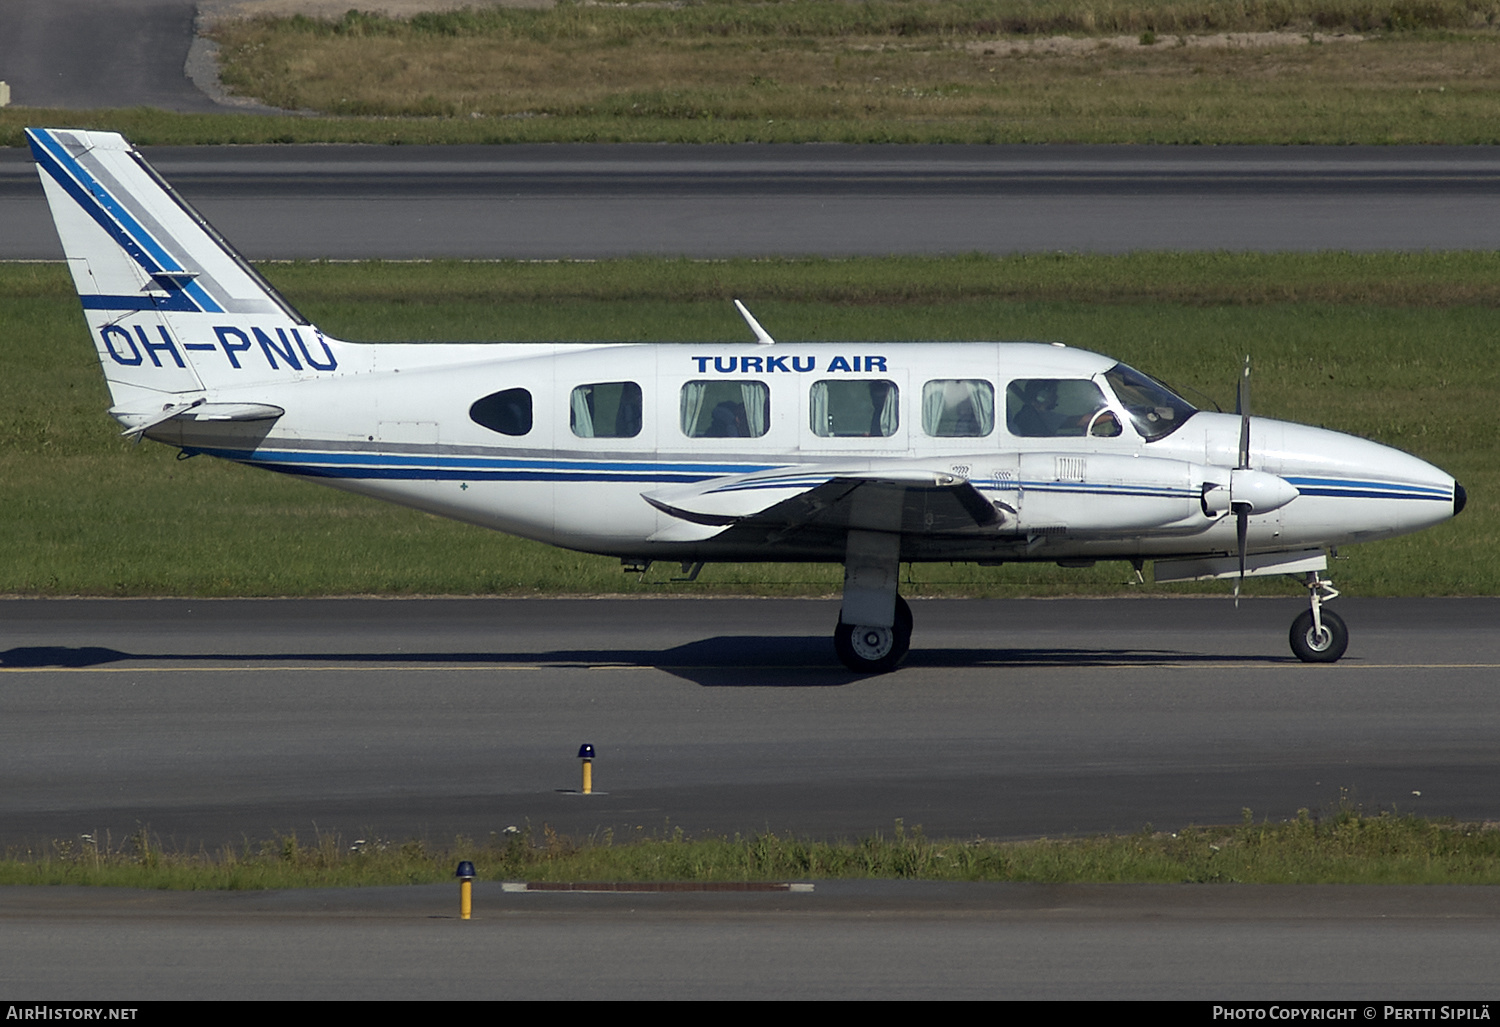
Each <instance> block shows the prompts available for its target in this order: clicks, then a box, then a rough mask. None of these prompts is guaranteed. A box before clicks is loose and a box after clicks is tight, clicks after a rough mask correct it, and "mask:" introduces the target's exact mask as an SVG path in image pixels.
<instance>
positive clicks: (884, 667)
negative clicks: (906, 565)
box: [833, 596, 911, 674]
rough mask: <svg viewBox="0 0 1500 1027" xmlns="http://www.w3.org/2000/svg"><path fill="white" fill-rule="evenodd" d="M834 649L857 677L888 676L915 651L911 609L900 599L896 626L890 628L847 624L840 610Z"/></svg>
mask: <svg viewBox="0 0 1500 1027" xmlns="http://www.w3.org/2000/svg"><path fill="white" fill-rule="evenodd" d="M833 648H834V651H835V652H837V653H838V654H839V662H840V663H842V664H843V665H844V666H846V667H848V668H849V669H850V670H852V671H854V672H855V673H856V674H884V673H885V672H886V671H890V670H895V669H896V665H897V664H899V663H900V662H901V661H902V659H904V658H905V656H906V653H907V650H909V649H910V648H911V607H910V606H907V605H906V600H905V599H902V598H901V597H900V596H897V597H896V615H895V623H893V624H892V625H891V626H890V627H888V628H879V627H874V626H871V625H868V624H845V623H844V611H842V610H840V611H839V623H838V627H836V628H834V629H833Z"/></svg>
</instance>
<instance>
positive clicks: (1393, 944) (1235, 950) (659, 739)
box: [0, 597, 1500, 1002]
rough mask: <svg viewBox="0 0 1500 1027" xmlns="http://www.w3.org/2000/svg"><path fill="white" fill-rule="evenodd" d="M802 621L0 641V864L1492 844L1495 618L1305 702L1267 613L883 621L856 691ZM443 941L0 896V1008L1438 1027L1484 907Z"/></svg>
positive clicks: (1458, 607)
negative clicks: (310, 1002) (548, 1001)
mask: <svg viewBox="0 0 1500 1027" xmlns="http://www.w3.org/2000/svg"><path fill="white" fill-rule="evenodd" d="M835 605H836V604H834V603H830V602H824V601H811V600H727V599H713V600H639V599H636V600H587V599H583V600H536V599H515V600H494V599H476V600H358V599H346V600H310V601H303V600H258V601H257V600H220V601H185V600H123V601H111V600H11V601H7V602H4V603H0V623H3V624H4V631H5V633H6V640H7V643H8V644H7V645H6V647H5V648H4V649H3V650H0V831H3V838H0V842H3V844H5V845H7V846H10V845H17V844H21V843H25V842H33V843H35V842H38V841H46V840H50V839H54V838H57V839H65V838H66V839H76V838H77V836H78V835H81V834H84V833H89V834H98V835H105V834H106V833H107V834H108V836H109V837H111V838H112V839H115V840H119V839H121V838H122V837H124V836H126V835H128V834H129V833H130V832H132V831H134V830H137V829H139V828H140V827H142V826H149V827H150V829H151V830H152V831H153V833H155V834H157V835H159V836H160V837H161V838H162V839H163V840H164V841H166V842H167V843H168V844H173V845H177V846H180V847H186V848H192V847H196V846H197V845H199V844H205V845H209V846H213V845H217V844H219V843H221V842H226V841H227V842H231V843H243V841H244V840H245V839H247V838H249V839H260V838H264V837H267V836H269V835H270V834H272V833H274V832H286V831H296V832H298V833H300V834H302V835H303V836H304V837H307V836H311V835H312V834H313V832H314V831H319V832H324V833H335V834H337V835H338V836H339V837H341V838H342V839H345V840H347V841H350V842H352V841H353V840H355V839H357V838H365V839H366V840H367V841H370V840H381V839H384V840H393V841H400V840H404V839H406V838H407V837H409V836H412V835H417V836H423V837H427V838H431V839H434V840H438V841H441V840H444V839H446V838H449V837H451V836H452V835H454V834H457V833H464V834H468V835H471V836H476V837H485V836H486V835H487V834H488V832H490V831H503V830H504V829H505V828H506V827H508V826H511V825H518V826H526V825H528V824H529V825H530V826H531V827H532V828H538V827H540V826H541V825H543V824H546V825H550V826H553V827H555V828H557V829H558V830H561V831H563V832H566V833H573V834H577V835H593V834H596V833H597V832H601V831H603V830H604V829H605V828H613V829H614V831H615V837H616V838H627V837H630V836H632V835H633V834H637V833H655V834H664V833H667V832H669V831H671V830H672V829H673V828H675V827H682V828H683V829H685V830H687V831H690V832H697V831H717V832H730V833H732V832H736V831H737V832H741V833H754V832H758V831H764V830H774V831H795V832H798V833H803V834H811V835H820V836H834V837H839V836H843V837H855V836H858V835H861V834H865V833H869V832H873V831H883V832H887V833H888V832H889V831H890V830H891V829H892V828H893V825H894V822H895V820H896V818H901V819H902V820H903V821H904V823H905V824H906V825H907V826H908V827H911V826H915V825H918V824H920V825H922V826H923V827H924V829H925V830H926V831H927V833H928V834H929V835H931V836H941V835H957V836H961V837H968V836H973V835H985V836H989V837H1000V838H1004V837H1016V836H1030V835H1037V834H1044V833H1045V834H1054V835H1055V834H1060V833H1076V832H1084V833H1088V832H1095V831H1112V830H1124V831H1132V830H1138V829H1141V828H1142V827H1144V826H1145V825H1146V824H1148V823H1149V824H1151V825H1152V826H1153V827H1155V828H1156V829H1169V828H1172V827H1175V826H1179V825H1184V824H1187V823H1190V822H1195V823H1206V822H1225V821H1229V822H1234V821H1238V820H1239V819H1240V811H1241V809H1242V808H1244V807H1249V808H1251V809H1252V810H1253V811H1254V812H1255V815H1256V816H1257V817H1271V818H1281V817H1289V816H1293V815H1295V813H1296V810H1297V809H1298V808H1301V807H1307V808H1310V809H1311V810H1312V811H1313V812H1314V814H1315V815H1322V814H1325V813H1327V812H1329V811H1331V810H1332V809H1333V808H1335V807H1336V805H1337V804H1338V803H1339V802H1341V801H1343V802H1350V803H1355V804H1358V805H1361V806H1362V807H1363V808H1365V809H1366V810H1371V811H1373V810H1376V809H1396V810H1399V811H1410V812H1413V813H1419V814H1431V815H1453V816H1458V817H1463V818H1474V819H1490V820H1493V819H1496V802H1497V800H1496V795H1497V794H1500V793H1497V789H1496V787H1495V784H1496V780H1497V764H1500V754H1497V751H1496V748H1495V745H1494V737H1495V729H1496V725H1497V723H1500V689H1496V688H1495V687H1494V681H1495V679H1496V671H1497V669H1500V637H1497V634H1496V632H1495V631H1494V624H1495V623H1496V618H1497V615H1500V600H1494V599H1462V600H1459V599H1453V600H1443V599H1435V600H1411V599H1393V600H1384V599H1359V598H1348V597H1346V598H1343V599H1340V600H1339V601H1338V606H1339V607H1340V608H1341V610H1342V613H1343V615H1344V617H1345V619H1346V620H1347V621H1348V622H1349V624H1350V627H1351V632H1352V641H1351V644H1350V650H1349V655H1348V656H1346V657H1345V659H1344V660H1343V661H1342V662H1340V663H1339V664H1337V665H1334V666H1320V667H1312V666H1304V665H1302V664H1299V663H1297V662H1296V661H1295V660H1293V659H1292V658H1291V656H1290V655H1289V653H1288V652H1287V651H1286V642H1285V633H1286V627H1287V623H1288V622H1289V621H1290V619H1291V617H1292V616H1293V615H1294V614H1295V613H1296V612H1297V611H1298V609H1300V605H1301V604H1300V603H1298V602H1296V601H1294V600H1290V599H1286V600H1271V599H1257V600H1247V601H1245V602H1244V603H1242V605H1241V608H1240V609H1239V610H1238V611H1236V610H1235V609H1234V607H1233V605H1232V603H1230V602H1229V601H1227V600H1226V599H1221V598H1193V599H1159V600H1153V599H1126V600H1017V601H931V600H929V601H916V602H914V603H913V607H914V611H915V614H916V621H917V630H916V635H915V637H914V645H913V650H912V654H911V658H910V660H909V661H908V663H907V665H906V666H904V667H903V668H902V669H900V670H899V671H897V672H896V673H894V674H890V675H886V676H883V677H878V678H855V677H852V676H851V675H849V674H847V673H846V672H844V671H843V670H842V669H841V668H839V667H838V665H837V663H836V662H835V660H834V658H833V654H832V651H831V646H830V644H829V643H828V641H827V639H826V637H825V634H824V632H825V630H826V629H827V627H828V625H829V624H830V623H831V622H832V619H833V616H834V612H835ZM585 741H586V742H591V743H592V744H594V745H595V746H596V748H597V751H598V756H597V759H596V762H595V786H596V788H597V789H598V793H596V794H595V795H592V796H583V795H579V794H577V792H576V789H577V787H578V778H579V768H578V763H577V760H576V758H575V754H576V752H577V747H578V745H579V744H580V743H582V742H585ZM455 905H456V889H455V888H454V887H453V886H442V887H433V888H426V887H423V888H396V889H384V888H382V889H354V890H349V891H333V892H328V891H310V892H284V893H260V894H162V893H141V892H132V891H116V890H113V889H104V890H97V889H69V888H47V889H28V888H7V889H0V925H3V927H0V991H4V992H5V993H7V994H8V995H11V996H16V997H18V998H20V997H24V998H25V999H26V1000H28V1001H30V1000H41V999H47V998H53V999H70V1000H82V999H108V1000H111V1001H129V1000H136V999H140V1000H144V999H160V998H232V999H254V998H351V997H354V998H365V999H370V998H437V997H472V998H661V997H675V998H703V997H720V998H773V997H775V998H789V997H797V998H848V997H863V998H872V997H904V998H921V997H929V998H931V997H945V998H958V997H986V998H1075V999H1076V998H1090V999H1104V998H1182V999H1199V1000H1209V999H1212V1000H1214V1001H1225V1000H1249V999H1266V998H1277V999H1283V1000H1315V999H1323V1000H1326V999H1353V1000H1361V1001H1367V1000H1370V999H1378V1000H1379V1001H1381V1002H1384V1001H1390V1000H1408V1001H1415V1000H1424V999H1426V1000H1443V1001H1449V1002H1452V1001H1457V1000H1472V999H1484V998H1491V997H1493V995H1494V990H1495V986H1494V976H1493V975H1494V966H1495V965H1496V964H1497V960H1500V930H1497V929H1496V928H1497V926H1500V898H1497V897H1496V893H1495V891H1494V889H1489V888H1430V887H1429V888H1337V887H1333V888H1315V887H1296V888H1274V887H1222V888H1221V887H1214V886H1202V885H1193V886H1172V887H1156V886H1150V887H1146V886H1114V887H1110V886H1073V885H1068V886H1034V885H959V886H953V885H935V884H924V883H920V882H913V883H906V884H901V883H893V882H820V883H817V884H816V886H815V888H814V890H813V892H812V893H810V894H808V893H800V894H785V893H783V894H780V895H776V894H770V895H765V894H739V895H725V894H687V895H655V896H641V895H573V894H569V895H556V894H552V895H535V894H516V893H511V892H505V891H503V890H501V889H500V888H499V886H498V885H496V884H494V883H484V882H481V884H480V885H479V886H478V888H477V889H476V910H477V912H476V920H475V921H473V922H472V923H469V924H464V923H461V922H460V921H458V920H456V919H455V917H454V913H455V909H454V907H455ZM456 952H462V953H464V958H463V959H461V960H459V962H458V964H455V962H454V954H455V953H456ZM204 953H220V954H223V958H218V957H215V958H209V959H205V958H203V954H204ZM465 967H470V968H473V969H472V970H470V971H469V972H465V970H464V968H465ZM495 968H503V970H502V971H497V970H496V969H495Z"/></svg>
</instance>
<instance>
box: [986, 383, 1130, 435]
mask: <svg viewBox="0 0 1500 1027" xmlns="http://www.w3.org/2000/svg"><path fill="white" fill-rule="evenodd" d="M1005 424H1006V427H1008V428H1009V429H1010V433H1011V434H1012V435H1019V436H1021V437H1022V438H1031V439H1037V438H1081V437H1083V436H1085V435H1091V436H1093V437H1095V438H1112V437H1113V436H1116V435H1119V434H1120V431H1121V428H1120V420H1119V418H1118V417H1116V416H1115V414H1114V412H1113V411H1112V410H1110V409H1109V406H1108V405H1107V404H1106V403H1105V400H1104V393H1103V392H1101V391H1099V386H1097V385H1095V384H1094V383H1093V382H1092V381H1089V380H1088V379H1087V378H1018V379H1017V380H1015V381H1013V382H1011V383H1010V385H1009V386H1008V387H1007V388H1006V390H1005Z"/></svg>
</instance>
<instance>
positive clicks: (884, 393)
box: [865, 379, 896, 439]
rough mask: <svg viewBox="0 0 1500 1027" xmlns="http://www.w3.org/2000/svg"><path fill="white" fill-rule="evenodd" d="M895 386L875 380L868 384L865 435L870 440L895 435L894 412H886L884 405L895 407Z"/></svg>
mask: <svg viewBox="0 0 1500 1027" xmlns="http://www.w3.org/2000/svg"><path fill="white" fill-rule="evenodd" d="M895 399H896V386H895V384H894V383H892V382H888V381H883V380H881V379H876V380H875V381H872V382H871V383H870V430H869V431H867V432H865V435H866V436H868V437H869V438H872V439H878V438H883V437H884V436H886V435H893V434H895V430H896V423H895V422H896V416H895V413H896V412H895V410H894V409H891V410H887V409H886V404H887V403H889V404H890V405H891V407H892V408H894V407H895Z"/></svg>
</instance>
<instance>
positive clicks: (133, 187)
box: [26, 129, 343, 424]
mask: <svg viewBox="0 0 1500 1027" xmlns="http://www.w3.org/2000/svg"><path fill="white" fill-rule="evenodd" d="M26 135H27V138H28V139H29V141H30V143H31V152H32V154H33V155H34V156H35V158H36V162H37V170H38V172H39V174H40V175H41V179H42V186H43V188H44V189H45V190H46V193H47V203H48V205H49V206H50V207H51V209H52V220H53V222H54V223H55V224H56V226H57V234H58V236H59V237H60V238H61V239H62V245H63V251H64V252H65V253H66V254H67V258H68V267H69V269H70V270H71V271H72V273H73V282H74V284H75V285H76V286H77V289H78V296H79V299H81V300H82V301H83V309H84V314H85V316H86V318H87V319H88V323H89V330H90V332H91V334H92V335H93V337H94V344H95V346H96V348H97V349H98V352H99V362H100V364H101V365H102V366H103V368H104V377H105V379H106V380H107V381H108V382H109V389H110V394H111V396H112V397H113V399H114V404H115V405H114V409H113V410H112V411H111V413H113V414H115V416H116V417H117V418H119V419H120V420H121V421H124V422H125V423H127V424H139V423H141V421H142V419H143V418H144V417H146V416H147V415H150V416H152V417H158V416H159V415H160V412H161V411H163V410H167V409H171V408H174V407H178V408H180V407H183V406H186V405H188V404H195V403H196V404H201V403H203V402H204V400H205V395H207V394H211V393H214V392H217V391H218V390H220V389H225V388H233V387H237V386H243V385H253V384H257V383H260V382H269V381H288V380H294V379H299V378H306V377H311V376H317V375H320V374H326V373H329V372H332V371H334V370H336V369H337V368H338V366H339V361H338V359H337V356H336V353H337V351H338V350H340V349H342V348H343V347H341V346H340V345H339V344H337V343H334V344H333V345H332V346H330V344H329V342H328V341H327V340H325V339H324V338H323V336H322V334H321V333H320V332H319V331H318V330H317V329H316V328H314V327H313V326H312V325H311V324H309V323H308V322H307V320H306V319H305V318H303V317H302V315H301V314H299V313H297V311H296V310H294V309H293V308H292V306H291V305H290V304H289V303H287V302H286V300H285V299H283V298H282V297H281V295H280V294H278V293H277V292H276V290H275V289H273V288H272V287H271V285H270V283H268V282H267V281H266V280H265V279H264V278H262V277H261V276H260V274H259V272H257V271H256V270H255V269H254V268H253V267H251V266H250V264H249V263H248V262H246V260H245V258H244V257H242V256H240V255H239V254H238V253H237V252H235V250H234V248H233V247H231V246H230V245H229V244H228V243H227V242H225V240H224V238H223V237H222V236H220V235H219V233H218V232H217V231H215V230H214V228H213V227H212V226H211V225H209V223H208V222H207V221H205V220H204V219H203V216H202V215H200V214H199V213H198V212H197V211H196V210H194V209H193V208H192V207H191V206H189V204H188V203H187V201H185V200H184V199H183V198H182V197H180V196H178V195H177V193H176V192H175V191H173V189H172V187H171V186H169V185H167V183H166V182H165V181H163V180H162V178H161V176H159V175H158V174H157V173H156V171H155V170H154V169H152V167H151V166H150V165H149V164H147V163H146V161H145V159H144V158H143V157H142V156H141V155H140V153H138V152H137V151H136V150H135V148H134V147H132V146H131V145H130V144H129V143H128V142H126V141H125V139H124V138H123V137H122V136H120V135H118V134H116V133H114V132H82V131H74V130H71V129H27V130H26Z"/></svg>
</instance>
